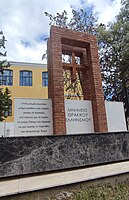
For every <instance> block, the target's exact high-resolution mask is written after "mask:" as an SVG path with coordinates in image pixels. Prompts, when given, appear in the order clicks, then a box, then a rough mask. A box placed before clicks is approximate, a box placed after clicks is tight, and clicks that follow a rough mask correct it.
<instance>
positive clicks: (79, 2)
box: [0, 0, 121, 63]
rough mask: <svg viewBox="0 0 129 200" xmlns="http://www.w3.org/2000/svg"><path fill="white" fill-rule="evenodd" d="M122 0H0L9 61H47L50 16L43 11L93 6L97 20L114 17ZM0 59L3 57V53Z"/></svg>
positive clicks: (113, 18)
mask: <svg viewBox="0 0 129 200" xmlns="http://www.w3.org/2000/svg"><path fill="white" fill-rule="evenodd" d="M120 1H121V0H47V1H46V0H0V31H3V33H4V36H5V37H6V39H7V42H6V49H5V50H6V51H7V59H8V61H18V62H31V63H46V60H44V61H42V55H43V54H44V53H45V50H46V49H47V45H46V41H45V40H44V39H45V38H48V37H49V30H50V26H49V19H48V17H46V16H45V14H44V12H45V11H47V12H48V13H51V14H53V15H56V13H57V12H59V13H61V12H63V11H64V10H66V11H67V13H68V15H69V16H72V8H74V9H75V10H77V9H86V8H87V7H90V8H92V12H93V13H96V14H97V17H98V23H105V24H107V23H108V22H110V21H114V20H115V16H116V15H117V14H118V13H119V11H120V5H121V4H120ZM0 59H3V58H2V57H1V58H0Z"/></svg>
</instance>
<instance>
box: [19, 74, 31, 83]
mask: <svg viewBox="0 0 129 200" xmlns="http://www.w3.org/2000/svg"><path fill="white" fill-rule="evenodd" d="M20 86H32V71H20Z"/></svg>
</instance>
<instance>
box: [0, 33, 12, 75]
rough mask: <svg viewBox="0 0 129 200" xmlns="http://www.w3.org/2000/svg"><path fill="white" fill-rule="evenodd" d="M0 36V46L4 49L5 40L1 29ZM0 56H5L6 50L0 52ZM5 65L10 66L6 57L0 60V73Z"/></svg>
mask: <svg viewBox="0 0 129 200" xmlns="http://www.w3.org/2000/svg"><path fill="white" fill-rule="evenodd" d="M0 36H1V38H0V48H3V49H5V42H6V41H7V40H6V39H5V36H4V35H3V32H2V31H0ZM0 56H3V57H6V56H7V52H6V51H4V52H0ZM5 67H6V68H7V67H10V63H9V62H7V60H6V59H4V60H2V61H0V72H1V73H3V69H4V68H5Z"/></svg>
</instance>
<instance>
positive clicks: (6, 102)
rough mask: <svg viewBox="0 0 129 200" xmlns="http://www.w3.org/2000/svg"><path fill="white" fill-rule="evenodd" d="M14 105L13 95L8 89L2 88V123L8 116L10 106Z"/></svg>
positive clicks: (0, 118)
mask: <svg viewBox="0 0 129 200" xmlns="http://www.w3.org/2000/svg"><path fill="white" fill-rule="evenodd" d="M11 104H12V100H11V94H10V91H9V89H8V88H5V89H3V88H0V121H3V120H5V118H7V116H8V112H9V108H10V105H11Z"/></svg>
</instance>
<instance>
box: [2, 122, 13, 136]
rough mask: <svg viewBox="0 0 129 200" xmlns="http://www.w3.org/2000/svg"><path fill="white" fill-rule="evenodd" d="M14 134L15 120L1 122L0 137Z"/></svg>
mask: <svg viewBox="0 0 129 200" xmlns="http://www.w3.org/2000/svg"><path fill="white" fill-rule="evenodd" d="M2 136H3V137H11V136H14V123H13V122H6V121H4V122H0V137H2Z"/></svg>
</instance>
